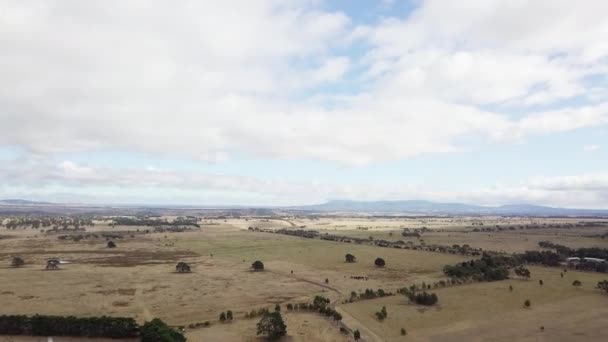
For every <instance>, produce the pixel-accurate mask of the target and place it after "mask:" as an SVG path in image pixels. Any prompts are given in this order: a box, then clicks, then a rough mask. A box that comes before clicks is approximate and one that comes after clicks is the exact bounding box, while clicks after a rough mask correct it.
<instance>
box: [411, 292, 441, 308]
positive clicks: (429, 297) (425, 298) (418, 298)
mask: <svg viewBox="0 0 608 342" xmlns="http://www.w3.org/2000/svg"><path fill="white" fill-rule="evenodd" d="M410 301H412V302H414V303H416V304H420V305H427V306H431V305H435V304H437V302H438V301H439V297H437V295H436V294H434V293H427V292H426V291H425V292H422V293H418V294H416V293H411V294H410Z"/></svg>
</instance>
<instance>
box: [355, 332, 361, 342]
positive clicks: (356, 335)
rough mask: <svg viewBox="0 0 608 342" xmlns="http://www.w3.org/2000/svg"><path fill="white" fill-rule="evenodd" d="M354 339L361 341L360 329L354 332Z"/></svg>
mask: <svg viewBox="0 0 608 342" xmlns="http://www.w3.org/2000/svg"><path fill="white" fill-rule="evenodd" d="M353 337H354V338H355V341H359V340H360V339H361V333H360V332H359V329H357V330H355V331H354V332H353Z"/></svg>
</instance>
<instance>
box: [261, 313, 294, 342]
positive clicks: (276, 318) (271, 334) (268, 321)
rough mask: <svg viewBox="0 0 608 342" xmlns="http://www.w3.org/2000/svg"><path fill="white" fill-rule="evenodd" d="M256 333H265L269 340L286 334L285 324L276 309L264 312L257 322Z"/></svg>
mask: <svg viewBox="0 0 608 342" xmlns="http://www.w3.org/2000/svg"><path fill="white" fill-rule="evenodd" d="M257 328H258V331H257V334H258V335H266V336H267V337H268V339H270V340H276V339H278V338H280V337H282V336H285V335H286V334H287V326H286V325H285V322H283V317H282V316H281V313H280V312H278V311H275V312H272V313H267V314H265V315H264V316H263V317H262V319H260V321H259V322H258V324H257Z"/></svg>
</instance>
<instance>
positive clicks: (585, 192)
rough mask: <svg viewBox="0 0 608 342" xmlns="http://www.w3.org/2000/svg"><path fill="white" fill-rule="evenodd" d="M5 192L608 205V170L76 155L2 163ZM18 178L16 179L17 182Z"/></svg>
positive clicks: (52, 197) (282, 201)
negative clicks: (272, 165) (475, 183)
mask: <svg viewBox="0 0 608 342" xmlns="http://www.w3.org/2000/svg"><path fill="white" fill-rule="evenodd" d="M0 184H4V186H0V198H7V197H26V198H33V199H41V200H49V201H67V202H77V203H117V202H122V203H160V204H194V205H196V204H198V205H200V204H248V205H257V206H260V205H298V204H310V203H321V202H324V201H326V200H329V199H355V200H402V199H427V200H434V201H443V202H464V203H475V204H481V205H500V204H513V203H535V204H544V205H552V206H561V207H576V208H604V209H606V208H608V173H607V172H598V173H590V174H582V175H572V176H563V177H534V178H531V179H529V180H525V181H523V182H521V183H520V184H510V185H505V184H496V185H493V186H490V187H473V188H471V189H468V190H466V191H465V190H460V191H454V190H444V189H438V188H429V187H427V186H422V185H420V184H415V183H398V182H392V183H391V184H387V183H386V182H382V181H381V180H378V181H372V182H352V183H346V184H335V183H330V182H323V181H313V180H300V181H293V180H287V179H282V178H273V179H262V178H258V177H252V176H238V175H222V174H209V173H204V172H197V171H185V170H169V169H159V168H150V167H146V168H141V169H138V168H111V167H90V166H85V165H80V164H78V163H74V162H72V161H63V162H60V163H56V164H52V163H49V162H48V161H42V162H31V161H18V160H16V161H13V162H10V163H4V164H1V165H0ZM9 184H10V185H9Z"/></svg>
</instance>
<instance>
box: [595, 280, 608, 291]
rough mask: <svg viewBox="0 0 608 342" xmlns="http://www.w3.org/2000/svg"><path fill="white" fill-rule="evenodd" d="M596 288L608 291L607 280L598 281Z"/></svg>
mask: <svg viewBox="0 0 608 342" xmlns="http://www.w3.org/2000/svg"><path fill="white" fill-rule="evenodd" d="M597 288H598V289H600V290H602V291H604V292H606V293H608V280H602V281H598V282H597Z"/></svg>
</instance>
